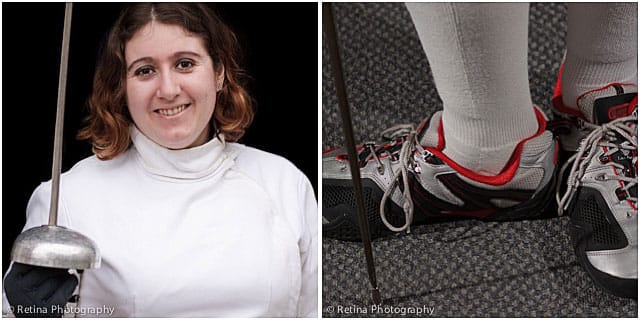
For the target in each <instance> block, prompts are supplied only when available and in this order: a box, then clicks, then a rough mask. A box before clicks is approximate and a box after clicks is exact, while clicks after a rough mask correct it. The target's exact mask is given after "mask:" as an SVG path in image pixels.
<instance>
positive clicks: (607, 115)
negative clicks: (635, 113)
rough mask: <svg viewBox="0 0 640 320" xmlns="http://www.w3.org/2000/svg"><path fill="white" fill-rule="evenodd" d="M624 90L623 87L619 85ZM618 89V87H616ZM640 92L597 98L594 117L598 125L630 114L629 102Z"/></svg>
mask: <svg viewBox="0 0 640 320" xmlns="http://www.w3.org/2000/svg"><path fill="white" fill-rule="evenodd" d="M619 88H620V90H622V88H621V87H619ZM616 90H618V88H616ZM637 95H638V94H637V93H636V92H631V93H625V94H618V95H615V96H611V97H604V98H599V99H596V101H595V102H594V103H593V119H594V122H595V123H596V124H598V125H600V124H604V123H607V122H610V121H611V120H615V119H618V118H622V117H626V116H628V115H629V103H630V102H631V101H632V100H633V98H635V97H636V96H637Z"/></svg>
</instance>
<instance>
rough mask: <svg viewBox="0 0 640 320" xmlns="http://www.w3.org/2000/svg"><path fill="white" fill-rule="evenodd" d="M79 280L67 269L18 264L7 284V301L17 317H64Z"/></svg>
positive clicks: (9, 275)
mask: <svg viewBox="0 0 640 320" xmlns="http://www.w3.org/2000/svg"><path fill="white" fill-rule="evenodd" d="M77 285H78V279H77V278H76V277H75V276H74V275H72V274H69V272H68V270H66V269H57V268H46V267H37V266H31V265H26V264H22V263H17V262H14V263H13V266H12V267H11V271H9V273H8V274H7V276H6V278H5V280H4V289H5V293H6V295H7V300H9V304H10V305H11V307H12V311H13V314H14V315H15V316H16V317H62V316H63V315H64V306H65V305H66V303H67V301H69V299H70V298H71V296H72V295H73V291H74V290H75V288H76V286H77Z"/></svg>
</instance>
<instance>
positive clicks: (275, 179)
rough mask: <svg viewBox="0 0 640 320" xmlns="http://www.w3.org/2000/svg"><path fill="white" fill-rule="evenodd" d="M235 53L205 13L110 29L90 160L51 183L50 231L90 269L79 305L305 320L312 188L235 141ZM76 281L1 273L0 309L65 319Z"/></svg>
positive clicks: (38, 211)
mask: <svg viewBox="0 0 640 320" xmlns="http://www.w3.org/2000/svg"><path fill="white" fill-rule="evenodd" d="M314 5H315V4H314ZM311 12H314V14H315V11H313V10H312V11H311ZM314 35H315V33H314ZM314 41H315V40H314ZM237 48H238V43H237V37H236V36H235V35H234V33H233V32H232V31H231V30H230V29H229V28H228V27H227V26H226V25H225V24H224V23H223V22H222V21H221V20H220V19H219V18H218V16H217V15H216V13H215V12H214V11H212V10H211V8H209V7H208V6H205V5H200V4H193V3H160V4H149V3H135V4H130V5H127V6H125V7H124V9H123V10H122V12H121V14H120V16H119V17H118V19H117V20H116V21H115V23H114V26H113V28H112V29H111V31H110V32H109V35H108V37H107V40H106V43H105V45H104V47H103V50H102V51H101V55H100V58H99V59H98V64H97V67H96V72H95V76H94V82H93V91H92V93H91V97H90V99H89V115H88V117H87V119H86V122H85V126H84V128H83V129H82V130H81V132H80V134H79V136H80V137H81V138H83V139H85V140H88V141H89V142H90V143H91V145H92V149H93V153H94V155H93V156H90V157H87V158H85V159H83V160H81V161H79V162H78V163H76V164H75V165H74V166H73V168H71V169H70V170H68V171H67V172H66V173H64V174H63V175H62V178H61V189H60V208H59V218H58V224H59V225H61V226H65V227H68V228H70V229H73V230H77V231H79V232H80V233H82V234H84V235H87V236H88V237H89V238H91V239H93V240H94V241H95V242H96V244H97V245H98V247H99V249H100V252H101V257H102V266H101V267H100V268H98V269H92V270H86V271H84V275H83V278H82V286H81V287H80V289H79V297H80V300H79V307H80V308H84V309H87V310H88V309H91V308H94V309H96V308H111V309H109V310H112V314H111V316H117V317H132V316H136V317H158V316H162V317H214V316H218V317H258V316H260V317H303V316H307V317H308V316H316V314H317V282H318V278H317V202H316V199H315V196H314V191H313V187H312V185H311V183H310V182H309V180H308V178H307V177H306V176H305V174H304V173H303V172H302V171H300V170H299V169H298V168H297V167H296V166H295V165H294V164H293V163H291V162H290V161H289V160H287V159H285V158H283V157H281V156H278V155H275V154H272V153H268V152H265V151H261V150H258V149H256V148H253V147H249V146H247V145H244V144H241V143H239V142H238V140H239V139H240V138H241V137H242V136H243V135H244V133H245V132H246V131H247V129H248V128H249V125H250V124H251V122H252V120H253V116H254V109H253V102H254V100H253V99H252V98H251V96H250V95H249V94H248V92H249V90H247V87H246V84H245V82H244V81H243V80H244V77H243V75H244V71H243V70H242V69H241V67H240V66H239V64H238V62H237V61H238V59H237V54H238V50H237ZM316 54H317V52H316V51H315V50H314V51H313V52H310V53H309V55H310V56H314V57H315V56H316ZM314 87H315V86H314ZM313 89H314V90H315V88H313ZM313 103H314V105H315V101H314V102H313ZM310 149H311V150H312V152H313V151H315V150H316V148H315V147H314V146H311V148H310ZM50 193H51V182H45V183H42V184H40V186H38V187H37V188H36V190H35V191H34V192H33V194H32V195H31V198H30V200H29V204H28V207H27V220H26V224H25V226H24V230H26V229H29V228H31V227H34V226H38V225H41V224H45V223H46V222H47V214H48V201H49V198H50ZM76 285H77V280H76V278H75V276H73V275H70V274H69V273H67V272H66V270H60V269H52V268H45V267H35V266H29V265H24V264H20V263H13V264H12V265H11V267H10V268H9V270H8V272H7V275H6V277H5V282H4V288H3V289H4V290H3V293H4V294H3V299H6V300H8V303H7V301H4V302H5V303H3V306H5V307H8V306H9V305H11V306H12V307H14V308H13V310H37V312H36V313H37V315H39V316H52V315H61V312H60V310H64V308H63V306H64V304H65V303H66V301H68V300H69V298H70V297H71V295H72V294H73V291H74V289H75V288H76ZM5 311H8V310H5ZM28 313H29V312H22V314H18V315H22V316H25V315H30V314H28ZM31 315H33V314H31Z"/></svg>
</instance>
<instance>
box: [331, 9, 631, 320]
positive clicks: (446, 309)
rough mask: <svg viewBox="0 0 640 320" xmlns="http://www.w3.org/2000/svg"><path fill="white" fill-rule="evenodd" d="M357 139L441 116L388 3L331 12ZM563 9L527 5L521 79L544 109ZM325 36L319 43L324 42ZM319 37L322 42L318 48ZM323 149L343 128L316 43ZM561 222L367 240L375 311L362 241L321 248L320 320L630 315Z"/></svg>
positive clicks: (433, 230)
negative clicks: (581, 258)
mask: <svg viewBox="0 0 640 320" xmlns="http://www.w3.org/2000/svg"><path fill="white" fill-rule="evenodd" d="M334 9H335V12H334V13H335V19H336V24H337V30H338V34H339V39H340V42H339V46H340V49H341V54H342V56H341V58H342V59H343V68H344V73H345V78H346V82H347V83H346V85H347V95H348V100H349V103H350V107H351V110H352V118H353V126H354V132H355V135H356V140H357V141H361V142H362V141H366V140H376V139H378V138H379V137H378V136H377V134H378V133H379V132H380V131H381V130H382V129H384V128H387V127H389V126H391V125H394V124H398V123H413V124H414V125H418V124H419V122H420V121H421V120H422V119H423V118H424V117H426V116H427V115H428V114H430V113H432V112H433V111H435V110H438V109H441V108H442V102H441V101H440V99H439V97H438V94H437V92H436V89H435V86H434V84H433V79H432V77H431V74H430V73H429V72H428V70H429V64H428V62H427V59H426V56H425V55H424V52H423V50H422V47H421V45H420V42H419V39H418V37H417V34H416V32H415V29H414V27H413V25H412V23H411V19H410V17H409V14H408V12H407V10H406V8H405V7H404V5H403V4H398V3H366V4H362V3H339V4H338V3H337V4H334ZM566 27H567V24H566V6H565V5H563V4H553V3H542V4H532V5H531V9H530V23H529V78H530V83H531V94H532V97H533V101H534V103H535V104H537V105H538V106H540V107H542V108H543V109H545V110H546V112H548V108H549V106H550V98H551V94H552V92H553V87H554V84H555V77H556V74H557V71H558V68H559V66H560V60H561V58H562V53H563V49H564V45H565V43H564V37H565V35H566ZM323 37H325V35H324V34H323ZM323 40H324V39H323ZM322 55H323V69H322V76H323V81H322V89H323V92H322V101H323V110H322V112H323V114H322V116H323V118H322V123H323V128H322V138H323V148H330V147H335V146H339V145H342V143H343V136H342V127H341V119H340V114H339V111H338V104H337V96H336V90H335V86H334V82H333V76H332V72H333V71H332V70H331V66H330V65H329V62H328V61H329V59H328V52H327V47H326V44H325V42H324V41H323V49H322ZM567 225H568V218H566V217H562V218H551V219H542V220H532V221H520V222H509V223H494V222H481V221H476V220H467V221H456V222H447V223H439V224H431V225H423V226H418V227H414V228H412V233H411V234H409V235H404V234H400V235H395V236H391V237H386V238H382V239H378V240H376V241H374V244H373V247H374V258H375V262H376V271H377V278H378V282H379V286H380V290H381V293H382V297H383V299H384V303H383V306H381V307H371V306H370V305H369V303H370V299H371V295H370V293H369V289H370V286H369V282H368V277H367V272H366V265H365V262H364V253H363V250H362V244H360V243H352V242H343V241H337V240H332V239H323V246H322V247H323V252H322V253H323V257H322V278H323V279H322V280H323V288H322V299H323V300H322V301H323V302H322V306H323V317H378V316H380V317H404V316H408V317H415V316H421V317H429V316H430V317H633V318H637V315H638V313H637V308H638V305H637V301H634V300H629V299H621V298H618V297H615V296H612V295H610V294H607V293H606V292H604V291H602V290H601V289H599V288H598V287H596V286H595V285H594V284H593V283H592V281H591V279H590V278H589V276H588V275H587V274H586V273H585V272H584V271H583V270H582V269H581V267H580V266H579V265H578V263H577V261H576V259H575V256H574V254H573V251H572V248H571V244H570V239H569V236H568V234H567Z"/></svg>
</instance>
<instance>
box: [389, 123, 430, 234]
mask: <svg viewBox="0 0 640 320" xmlns="http://www.w3.org/2000/svg"><path fill="white" fill-rule="evenodd" d="M385 133H387V134H389V135H390V137H397V136H398V135H400V136H403V139H404V142H403V144H402V148H401V149H400V156H399V158H398V161H399V164H400V165H399V166H398V168H397V169H396V170H395V172H393V176H392V179H391V181H392V183H391V185H390V186H389V188H387V190H386V191H385V193H384V195H383V196H382V200H381V201H380V218H381V219H382V222H383V223H384V225H385V226H387V228H389V230H391V231H395V232H400V231H405V230H406V231H407V233H409V232H410V231H411V230H410V226H411V223H412V222H413V200H412V198H411V190H410V188H409V170H410V169H411V170H414V171H417V172H419V167H418V166H417V165H416V162H415V159H414V157H413V155H414V153H415V151H416V150H418V149H421V146H420V142H419V141H418V138H417V136H418V135H417V132H416V129H415V128H414V127H413V126H412V125H399V126H395V127H391V128H389V129H387V130H385V131H384V132H383V134H382V135H383V137H385ZM400 178H402V179H400ZM400 181H402V186H403V188H402V199H403V201H402V202H403V203H402V210H403V211H404V216H405V224H404V225H403V226H401V227H396V226H394V225H392V224H391V223H390V222H389V221H388V220H387V216H386V212H385V204H386V202H387V200H388V199H389V198H390V197H391V195H392V194H393V193H394V192H395V189H396V188H397V187H398V186H399V185H400Z"/></svg>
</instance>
